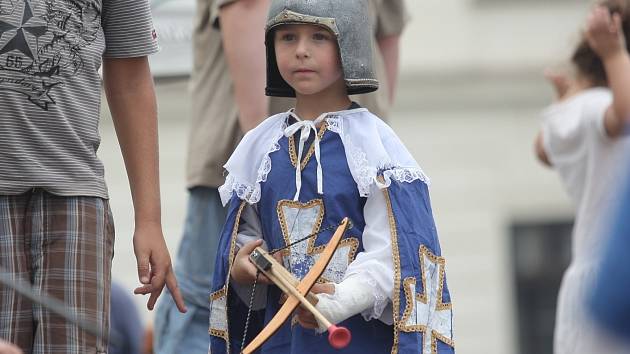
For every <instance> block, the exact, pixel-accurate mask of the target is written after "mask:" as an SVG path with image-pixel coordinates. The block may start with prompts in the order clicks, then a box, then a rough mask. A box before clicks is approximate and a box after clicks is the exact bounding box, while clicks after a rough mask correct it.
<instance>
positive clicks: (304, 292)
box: [242, 218, 352, 354]
mask: <svg viewBox="0 0 630 354" xmlns="http://www.w3.org/2000/svg"><path fill="white" fill-rule="evenodd" d="M350 227H352V226H351V223H350V220H349V219H348V218H344V219H343V220H342V222H341V223H340V224H339V226H338V227H337V229H336V231H335V233H334V234H333V236H332V237H331V239H330V241H329V242H328V244H326V247H325V248H324V250H323V251H322V253H321V254H320V256H319V259H318V260H317V262H315V264H314V265H313V267H312V268H311V270H310V271H309V272H308V273H307V274H306V276H304V278H303V279H302V280H301V281H299V280H297V279H296V278H295V277H294V276H293V274H291V273H290V272H289V271H288V270H286V269H285V268H284V267H283V266H282V265H281V264H280V263H278V262H277V261H276V260H275V259H274V258H273V257H272V256H271V254H273V253H274V252H277V251H279V250H275V251H274V252H271V253H267V251H265V250H263V249H262V248H260V247H257V248H256V249H255V250H254V251H253V252H252V253H251V254H250V257H249V259H250V260H251V262H252V263H253V264H254V265H255V266H256V267H257V268H258V270H259V271H260V272H261V273H262V274H264V275H265V276H266V277H267V278H269V280H271V281H272V282H273V283H274V284H275V285H277V286H278V288H280V290H282V291H283V292H284V293H285V294H286V295H287V300H286V301H285V303H284V304H283V305H282V307H281V308H280V310H278V312H277V313H276V314H275V316H274V317H273V318H272V319H271V321H269V323H268V324H267V326H265V328H263V330H262V331H261V332H260V333H259V334H258V335H257V336H256V337H255V338H254V339H253V340H252V341H251V342H250V343H249V345H247V347H245V348H244V349H242V352H243V353H244V354H250V353H252V352H254V351H255V350H256V349H258V348H259V347H260V346H261V345H262V344H263V343H264V342H265V341H266V340H267V339H269V338H270V337H271V336H272V335H273V334H274V333H275V332H276V331H277V330H278V329H279V328H280V327H281V326H282V324H283V323H284V322H285V321H286V320H287V319H288V318H289V316H290V315H291V313H292V312H293V311H294V310H295V309H296V308H297V307H298V306H299V305H302V306H303V307H304V308H306V309H307V310H308V311H310V312H311V313H312V314H313V316H315V318H316V319H317V320H318V322H319V323H321V324H323V325H324V326H325V327H326V328H327V331H328V342H329V343H330V345H331V346H332V347H333V348H335V349H341V348H344V347H346V346H347V345H348V344H349V343H350V340H351V334H350V331H349V330H348V329H347V328H345V327H338V326H335V325H334V324H332V323H330V321H328V320H327V319H326V317H324V315H322V314H321V312H319V311H318V310H317V309H316V308H315V306H314V305H313V303H312V302H313V301H316V298H315V296H314V295H313V294H311V293H310V290H311V288H312V287H313V285H314V284H315V283H316V282H317V279H319V277H320V276H321V275H322V273H323V272H324V271H325V270H326V267H327V266H328V263H329V262H330V260H331V259H332V257H333V255H334V253H335V250H336V249H337V246H338V245H339V242H340V241H341V237H342V236H343V235H344V233H345V232H346V230H347V229H349V228H350ZM322 231H323V230H322ZM312 236H313V235H309V236H307V237H305V238H304V239H302V240H299V241H298V242H301V241H303V240H305V239H307V238H308V237H312ZM294 244H295V243H294ZM289 246H291V245H289ZM289 246H287V247H289ZM255 286H256V283H254V289H253V290H252V299H253V295H254V291H255ZM250 309H251V302H250ZM248 323H249V314H248V318H247V321H246V324H245V327H246V328H247V325H248ZM243 338H245V336H244V337H243ZM243 341H244V339H243ZM243 344H244V343H243Z"/></svg>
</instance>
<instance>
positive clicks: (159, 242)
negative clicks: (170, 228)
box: [133, 223, 186, 313]
mask: <svg viewBox="0 0 630 354" xmlns="http://www.w3.org/2000/svg"><path fill="white" fill-rule="evenodd" d="M133 248H134V252H135V254H136V261H137V264H138V278H139V280H140V283H142V284H143V285H142V286H140V287H138V288H136V289H135V290H134V293H135V294H142V295H146V294H151V296H150V297H149V301H148V302H147V308H148V309H149V310H153V307H154V306H155V302H156V301H157V299H158V297H159V296H160V294H161V293H162V289H164V284H166V287H167V288H168V290H169V291H170V293H171V296H172V297H173V300H175V304H176V305H177V308H178V309H179V311H180V312H182V313H184V312H186V305H185V304H184V298H183V297H182V294H181V293H180V291H179V287H178V286H177V279H176V278H175V273H174V272H173V267H172V265H171V257H170V255H169V253H168V249H167V248H166V243H165V242H164V235H163V234H162V227H161V225H160V224H159V223H145V224H136V230H135V232H134V235H133Z"/></svg>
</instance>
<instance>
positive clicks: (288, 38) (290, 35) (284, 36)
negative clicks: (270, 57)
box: [280, 33, 295, 41]
mask: <svg viewBox="0 0 630 354" xmlns="http://www.w3.org/2000/svg"><path fill="white" fill-rule="evenodd" d="M294 39H295V35H294V34H293V33H280V40H283V41H292V40H294Z"/></svg>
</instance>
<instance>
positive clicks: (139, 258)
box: [136, 253, 151, 285]
mask: <svg viewBox="0 0 630 354" xmlns="http://www.w3.org/2000/svg"><path fill="white" fill-rule="evenodd" d="M136 262H137V266H138V280H140V283H142V284H145V285H146V284H149V283H150V282H151V267H150V266H149V255H148V254H145V253H141V254H138V255H136Z"/></svg>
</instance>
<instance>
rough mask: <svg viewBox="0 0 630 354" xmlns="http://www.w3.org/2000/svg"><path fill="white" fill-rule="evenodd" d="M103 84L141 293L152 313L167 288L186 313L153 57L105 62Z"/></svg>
mask: <svg viewBox="0 0 630 354" xmlns="http://www.w3.org/2000/svg"><path fill="white" fill-rule="evenodd" d="M103 81H104V85H105V93H106V95H107V101H108V104H109V107H110V111H111V113H112V119H113V121H114V126H115V128H116V134H117V136H118V142H119V144H120V150H121V151H122V155H123V158H124V160H125V167H126V169H127V176H128V177H129V186H130V188H131V195H132V198H133V206H134V213H135V214H134V216H135V230H134V236H133V245H134V252H135V254H136V260H137V265H138V278H139V280H140V282H141V283H142V284H143V286H141V287H139V288H137V289H136V290H135V293H137V294H148V293H150V294H151V296H150V297H149V301H148V302H147V308H148V309H149V310H152V309H153V306H154V305H155V302H156V301H157V298H158V297H159V296H160V294H161V292H162V289H163V288H164V284H165V283H166V286H167V287H168V289H169V290H170V292H171V295H172V296H173V299H174V300H175V302H176V303H177V307H178V308H179V310H180V311H181V312H185V311H186V307H185V305H184V300H183V299H182V296H181V294H180V292H179V289H178V287H177V280H176V279H175V274H174V273H173V268H172V266H171V258H170V255H169V253H168V249H167V248H166V243H165V241H164V236H163V234H162V222H161V210H160V208H161V206H160V184H159V174H158V134H157V107H156V99H155V89H154V87H153V79H152V77H151V72H150V70H149V62H148V59H147V57H139V58H124V59H114V58H104V60H103Z"/></svg>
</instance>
